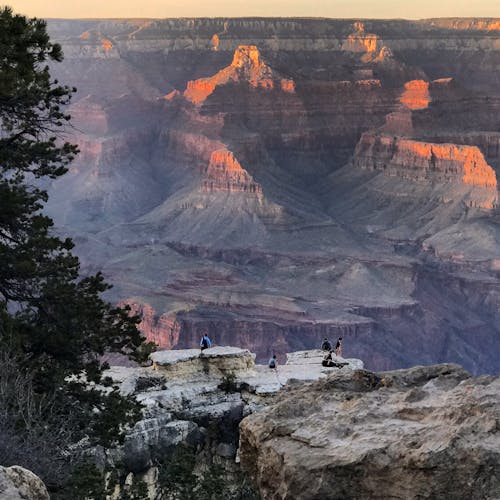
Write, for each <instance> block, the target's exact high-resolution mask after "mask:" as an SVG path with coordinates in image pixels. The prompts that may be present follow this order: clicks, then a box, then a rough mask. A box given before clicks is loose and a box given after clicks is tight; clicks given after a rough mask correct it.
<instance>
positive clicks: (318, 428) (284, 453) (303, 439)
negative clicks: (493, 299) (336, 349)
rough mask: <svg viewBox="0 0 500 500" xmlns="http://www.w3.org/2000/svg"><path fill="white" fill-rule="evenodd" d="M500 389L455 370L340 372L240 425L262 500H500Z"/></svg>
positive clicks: (244, 456)
mask: <svg viewBox="0 0 500 500" xmlns="http://www.w3.org/2000/svg"><path fill="white" fill-rule="evenodd" d="M499 388H500V379H498V378H493V377H482V378H478V379H471V378H470V376H469V375H468V374H467V373H466V372H465V371H464V370H463V369H461V368H460V367H458V366H456V365H437V366H429V367H415V368H411V369H409V370H400V371H394V372H385V373H371V372H367V371H363V370H360V371H355V372H351V371H347V370H346V371H340V372H333V373H332V374H330V375H329V376H328V378H327V379H323V380H320V381H318V382H315V383H313V384H310V385H307V386H305V387H297V388H293V389H291V390H289V391H287V392H285V393H284V394H282V395H281V396H280V397H279V398H278V400H277V402H276V403H275V404H273V405H272V406H269V407H267V408H265V409H264V410H262V411H261V412H258V413H254V414H253V415H251V416H249V417H247V418H246V419H245V420H244V421H243V422H242V424H241V441H240V450H239V454H240V459H241V464H242V467H243V468H244V469H245V470H247V471H248V472H249V473H250V474H251V476H252V477H253V479H254V480H255V481H256V483H257V485H258V487H259V491H260V493H261V496H262V498H263V499H268V498H273V499H295V498H301V499H304V500H306V499H313V498H331V499H360V500H362V499H368V498H375V497H378V496H380V495H382V496H383V497H384V498H405V499H417V498H447V499H457V500H458V499H460V498H464V497H467V498H472V499H480V498H495V497H496V496H497V495H498V491H499V490H500V482H499V477H500V476H499V473H500V470H499V468H500V455H499V451H498V450H499V444H500V443H499V439H500V434H499V432H498V423H497V420H498V419H497V415H498V411H499V405H500V399H499Z"/></svg>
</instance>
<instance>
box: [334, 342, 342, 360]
mask: <svg viewBox="0 0 500 500" xmlns="http://www.w3.org/2000/svg"><path fill="white" fill-rule="evenodd" d="M335 354H336V355H337V356H338V357H339V358H341V357H342V337H339V339H338V340H337V344H336V345H335Z"/></svg>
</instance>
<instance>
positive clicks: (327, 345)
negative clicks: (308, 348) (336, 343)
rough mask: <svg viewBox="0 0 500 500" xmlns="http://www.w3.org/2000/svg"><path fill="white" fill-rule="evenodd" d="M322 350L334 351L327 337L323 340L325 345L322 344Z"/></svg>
mask: <svg viewBox="0 0 500 500" xmlns="http://www.w3.org/2000/svg"><path fill="white" fill-rule="evenodd" d="M321 350H322V351H331V350H332V344H330V341H329V340H328V339H327V338H326V337H325V340H323V343H322V344H321Z"/></svg>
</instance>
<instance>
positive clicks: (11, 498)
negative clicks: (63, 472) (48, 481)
mask: <svg viewBox="0 0 500 500" xmlns="http://www.w3.org/2000/svg"><path fill="white" fill-rule="evenodd" d="M0 497H1V498H2V500H49V494H48V492H47V488H46V487H45V485H44V484H43V482H42V480H41V479H40V478H39V477H38V476H36V475H35V474H33V472H31V471H29V470H27V469H24V468H23V467H19V466H18V465H13V466H12V467H2V466H0Z"/></svg>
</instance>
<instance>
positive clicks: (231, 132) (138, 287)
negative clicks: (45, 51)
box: [47, 18, 500, 374]
mask: <svg viewBox="0 0 500 500" xmlns="http://www.w3.org/2000/svg"><path fill="white" fill-rule="evenodd" d="M49 30H50V33H51V36H52V37H53V38H54V39H55V40H56V41H58V42H60V43H61V44H62V47H63V51H64V54H65V60H64V62H63V63H62V64H60V65H55V66H54V68H53V73H54V76H55V77H57V78H58V79H59V80H60V81H63V82H65V83H67V84H69V85H75V86H76V87H78V89H79V90H78V92H77V93H76V94H75V96H74V99H73V101H72V105H71V106H70V109H69V112H70V114H71V115H72V118H73V124H74V128H73V129H71V130H68V134H69V136H68V137H69V138H70V139H72V140H73V141H74V142H76V143H77V144H78V145H79V147H80V150H81V154H80V155H79V157H78V158H77V160H76V161H75V162H74V164H73V165H72V166H71V168H70V171H69V173H68V174H67V175H65V176H64V177H63V178H61V179H59V180H57V181H54V182H53V183H51V185H50V186H48V190H49V195H50V200H49V204H48V207H47V209H48V211H49V213H50V215H52V216H53V217H54V219H55V221H56V224H57V228H58V230H60V231H61V232H64V233H66V234H67V233H69V234H70V235H71V236H73V238H74V239H75V241H76V243H77V246H76V250H77V252H78V254H79V256H80V257H81V260H82V268H83V270H84V271H89V272H91V271H94V270H96V269H103V271H104V273H105V274H106V276H107V277H108V279H109V280H110V281H111V282H113V283H114V285H115V286H114V288H113V289H112V290H111V291H110V292H109V298H110V299H111V300H113V301H116V302H121V303H124V302H127V303H130V304H131V305H132V306H133V309H134V310H135V311H138V312H140V313H141V314H142V322H141V325H140V326H141V329H142V330H143V332H144V333H145V334H146V336H147V337H148V338H149V339H151V340H153V341H154V342H156V343H157V344H158V345H160V346H161V347H163V348H178V349H181V348H182V349H184V348H192V347H196V346H197V345H198V342H199V338H200V336H201V335H202V334H204V333H208V334H209V335H210V337H211V338H212V339H213V340H214V341H215V344H217V345H228V344H230V345H239V346H241V347H243V348H247V349H250V350H252V351H253V352H256V354H257V360H259V361H262V360H265V359H267V358H268V357H269V356H270V355H271V354H272V353H273V352H276V353H277V354H278V355H279V356H281V357H283V358H284V356H285V353H287V352H289V351H296V350H304V349H310V348H313V347H317V346H318V345H320V343H321V341H322V339H323V338H324V337H325V336H327V337H329V338H331V340H334V339H335V338H336V337H337V336H343V337H344V343H345V349H346V351H347V352H348V354H349V355H350V356H351V355H352V356H354V357H357V358H362V359H363V360H364V361H365V363H366V366H367V367H368V368H369V369H377V370H386V369H393V368H401V367H408V366H412V365H414V364H416V363H418V364H430V363H438V362H457V363H460V364H462V365H463V366H464V367H465V368H466V369H468V370H470V371H471V372H472V373H475V374H477V373H487V372H490V373H492V372H497V371H498V370H499V369H500V361H499V360H500V356H498V353H499V352H500V328H499V326H498V325H499V324H500V323H499V321H498V320H499V319H500V316H499V312H498V311H499V306H500V286H499V281H498V278H499V274H498V273H499V269H500V251H499V250H500V248H499V243H498V242H499V241H500V226H499V221H500V219H499V213H498V185H497V176H498V173H499V171H500V170H499V169H500V118H499V117H500V93H499V90H498V89H499V82H500V73H499V69H498V68H499V67H500V66H499V65H500V45H499V43H500V31H499V30H498V20H497V19H438V20H436V19H431V20H421V21H404V20H398V21H383V20H380V21H379V20H355V21H350V20H334V19H331V20H328V19H261V18H242V19H164V20H67V21H66V20H52V21H50V22H49Z"/></svg>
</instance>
